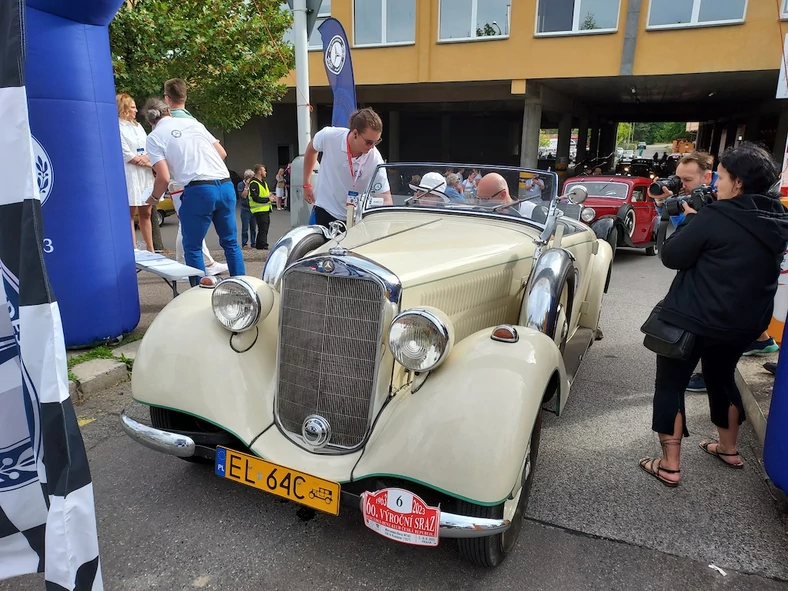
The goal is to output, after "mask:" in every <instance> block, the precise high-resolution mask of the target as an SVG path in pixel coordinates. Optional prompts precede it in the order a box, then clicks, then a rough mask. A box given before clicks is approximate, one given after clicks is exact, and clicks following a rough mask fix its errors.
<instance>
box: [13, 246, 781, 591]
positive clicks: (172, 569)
mask: <svg viewBox="0 0 788 591" xmlns="http://www.w3.org/2000/svg"><path fill="white" fill-rule="evenodd" d="M672 276H673V273H672V272H670V271H668V270H667V269H665V268H663V267H662V265H661V263H660V261H659V259H658V258H656V257H647V256H645V255H644V254H643V252H642V251H636V250H632V251H629V250H627V249H619V250H618V253H617V255H616V261H615V266H614V272H613V278H612V284H611V288H610V293H609V294H608V295H607V297H606V299H605V304H604V310H603V314H602V323H603V324H602V326H603V328H604V332H605V338H604V340H602V341H600V342H597V343H595V344H594V346H593V347H592V348H591V350H590V351H589V353H588V355H587V357H586V359H585V361H584V364H583V366H582V368H581V370H580V372H579V374H578V376H577V381H576V382H575V384H574V387H573V390H572V393H571V396H570V398H569V401H568V403H567V405H566V409H565V412H564V414H563V415H562V416H561V417H555V416H554V415H551V414H546V415H545V421H544V427H543V432H542V442H541V447H540V453H539V462H538V465H537V467H536V474H535V481H534V482H535V488H534V490H533V495H532V498H531V502H530V505H529V507H528V513H527V522H526V526H525V528H524V530H523V532H522V534H521V538H520V541H519V543H518V545H517V547H516V548H515V550H514V552H513V553H512V554H511V555H510V556H509V557H508V558H507V560H506V562H505V563H504V564H503V565H502V566H501V567H500V568H498V569H496V570H493V571H488V570H483V569H479V568H474V567H472V566H469V565H468V564H466V563H464V562H463V561H462V560H461V559H460V557H459V555H458V553H457V551H456V545H455V544H454V543H453V542H452V541H451V540H446V541H444V542H442V543H441V544H440V546H439V547H438V548H437V549H426V548H415V547H410V546H405V545H401V544H398V543H395V542H392V541H389V540H386V539H384V538H382V537H380V536H378V535H377V534H375V533H373V532H371V531H369V530H368V529H366V528H365V527H364V524H363V520H362V519H361V517H360V515H358V514H356V513H354V512H353V511H352V510H351V511H348V510H343V512H342V514H341V515H340V516H339V517H332V516H329V515H323V514H317V515H315V514H312V513H311V512H309V511H304V510H303V509H300V508H299V506H297V505H294V504H291V503H288V502H282V501H280V500H278V499H276V498H273V497H271V496H268V495H266V494H264V493H262V492H260V491H256V490H254V489H251V488H247V487H244V486H240V485H237V484H235V483H233V482H229V481H226V480H224V479H219V478H217V477H215V476H214V475H213V472H212V470H211V468H210V467H205V466H197V465H192V464H187V463H186V462H183V461H180V460H178V459H176V458H171V457H167V456H163V455H160V454H157V453H155V452H153V451H149V450H147V449H145V448H142V447H141V446H139V445H137V444H135V443H133V442H132V441H131V440H130V439H129V438H127V437H126V436H125V435H123V434H122V433H121V432H120V428H119V426H118V423H117V421H118V417H117V414H118V412H119V411H120V409H122V408H124V407H125V408H132V409H133V412H134V413H144V409H143V408H141V407H140V406H139V405H133V404H132V403H131V400H130V388H129V385H128V384H122V385H120V386H118V387H116V388H113V389H111V390H108V391H106V392H104V393H102V394H101V395H100V396H94V397H93V398H92V399H90V400H88V401H87V402H86V403H85V404H83V405H81V406H79V407H78V408H77V414H78V416H79V417H80V419H81V420H82V422H83V423H85V424H84V426H83V434H84V437H85V441H86V445H87V447H88V450H89V451H88V455H89V459H90V462H91V468H92V472H93V482H94V487H95V496H96V511H97V516H98V528H99V534H100V546H101V560H102V570H103V575H104V581H105V588H106V589H107V590H108V591H114V590H118V591H137V590H155V591H158V590H162V591H164V590H167V591H170V590H180V589H184V590H185V589H212V590H229V589H233V590H237V591H247V590H248V591H251V590H260V589H265V590H269V589H270V590H276V589H282V590H285V589H287V590H290V589H296V590H300V589H309V590H310V591H317V590H328V589H337V590H354V589H376V590H383V589H392V590H401V589H408V590H410V589H424V590H443V589H445V590H451V591H456V590H465V589H468V590H472V589H473V590H475V589H479V590H481V589H484V590H485V591H486V590H491V591H492V590H499V589H501V590H502V589H518V590H519V589H531V590H545V591H559V590H560V591H571V590H597V589H599V590H603V589H604V590H610V589H615V590H622V591H628V590H632V591H635V590H637V591H642V590H652V589H653V590H657V589H659V590H661V589H665V590H668V589H670V590H673V589H682V590H686V591H694V590H698V591H700V590H703V591H707V590H717V589H736V590H752V591H755V590H758V591H772V590H775V591H776V590H781V591H788V553H786V529H787V528H788V519H787V518H786V516H785V515H783V514H780V513H778V510H777V509H776V505H775V503H774V501H773V499H772V498H771V496H770V493H769V489H768V488H767V486H766V484H765V482H764V472H763V469H762V467H761V464H760V452H761V450H760V449H759V445H758V443H757V441H756V438H755V434H754V432H753V431H752V429H751V427H750V426H749V425H748V424H746V423H745V426H744V428H743V432H742V440H741V444H740V450H741V454H742V457H743V458H744V461H745V462H746V467H745V469H744V470H739V471H737V470H731V469H729V468H726V467H725V466H723V465H722V464H721V463H720V462H719V461H717V460H715V459H714V458H712V457H710V456H708V455H707V454H705V453H703V452H702V451H701V450H700V449H698V442H699V441H700V440H701V438H704V437H709V436H713V435H714V428H713V426H712V424H711V423H710V421H709V419H708V407H707V403H706V399H705V396H704V395H703V394H688V399H687V423H688V427H689V430H690V433H691V437H690V438H688V439H687V440H685V445H684V448H683V463H682V477H683V478H682V484H681V486H679V487H678V488H677V489H668V488H665V487H664V486H662V485H661V484H660V483H659V482H657V481H656V480H655V479H653V478H651V477H649V476H647V475H646V474H645V473H643V472H642V471H641V470H640V468H639V467H638V460H639V459H640V458H641V457H643V456H646V455H655V454H658V453H659V445H658V441H657V438H656V435H655V434H654V433H652V432H651V430H650V428H649V425H650V416H651V397H652V391H653V381H654V357H653V355H652V354H650V353H649V352H648V351H646V350H645V349H644V348H643V346H642V335H641V333H640V332H639V327H640V325H641V323H642V321H643V319H645V317H646V315H647V313H648V311H649V310H650V309H651V308H652V306H653V305H654V304H655V303H656V302H657V301H658V300H659V299H660V297H661V296H663V295H664V293H665V292H666V291H667V288H668V285H669V283H670V281H671V279H672ZM217 371H221V368H217ZM480 395H483V393H480ZM502 412H505V409H502ZM713 567H716V568H713ZM717 568H719V569H721V571H722V572H720V570H717ZM723 572H724V574H723ZM41 588H43V582H42V577H41V576H29V577H23V578H19V579H16V580H12V581H6V582H0V591H12V590H13V591H33V590H36V591H37V590H38V589H41Z"/></svg>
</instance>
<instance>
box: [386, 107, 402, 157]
mask: <svg viewBox="0 0 788 591" xmlns="http://www.w3.org/2000/svg"><path fill="white" fill-rule="evenodd" d="M386 135H387V136H388V145H389V158H388V161H389V162H397V161H399V158H400V156H399V111H391V112H389V124H388V129H387V130H386Z"/></svg>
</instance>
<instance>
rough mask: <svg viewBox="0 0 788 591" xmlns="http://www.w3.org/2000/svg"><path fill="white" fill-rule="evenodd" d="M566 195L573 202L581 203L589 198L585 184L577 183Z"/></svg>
mask: <svg viewBox="0 0 788 591" xmlns="http://www.w3.org/2000/svg"><path fill="white" fill-rule="evenodd" d="M566 197H567V198H568V199H569V201H570V202H571V203H574V204H575V205H580V204H581V203H583V201H585V200H586V199H587V198H588V189H586V188H585V187H584V186H583V185H575V186H574V187H572V190H571V191H569V193H567V194H566Z"/></svg>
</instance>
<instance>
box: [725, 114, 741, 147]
mask: <svg viewBox="0 0 788 591" xmlns="http://www.w3.org/2000/svg"><path fill="white" fill-rule="evenodd" d="M726 129H727V133H726V134H725V147H726V148H730V147H732V146H735V145H736V139H737V138H738V136H737V135H736V134H737V133H738V132H739V123H738V122H737V121H735V120H734V121H730V122H728V126H727V128H726Z"/></svg>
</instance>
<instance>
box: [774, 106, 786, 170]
mask: <svg viewBox="0 0 788 591" xmlns="http://www.w3.org/2000/svg"><path fill="white" fill-rule="evenodd" d="M786 144H788V109H786V108H783V110H782V111H780V120H779V121H778V123H777V133H776V134H775V139H774V159H775V160H776V161H777V162H779V163H780V164H782V162H783V160H784V159H785V158H784V156H785V148H786Z"/></svg>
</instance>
